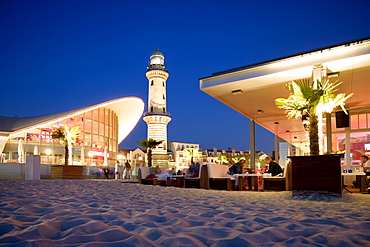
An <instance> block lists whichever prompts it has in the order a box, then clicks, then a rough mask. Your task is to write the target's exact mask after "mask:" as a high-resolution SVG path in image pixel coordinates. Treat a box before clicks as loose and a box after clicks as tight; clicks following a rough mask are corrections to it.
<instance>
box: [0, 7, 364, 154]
mask: <svg viewBox="0 0 370 247" xmlns="http://www.w3.org/2000/svg"><path fill="white" fill-rule="evenodd" d="M369 24H370V1H368V0H352V1H348V0H346V1H342V0H336V1H334V0H333V1H325V0H321V1H316V0H312V1H287V0H285V1H284V0H279V1H276V0H271V1H266V0H261V1H237V0H228V1H217V0H210V1H201V0H197V1H161V0H156V1H124V0H122V1H51V0H50V1H42V0H37V1H34V0H27V1H17V0H2V1H0V37H1V38H0V85H1V97H0V115H2V116H15V115H17V116H19V117H26V116H36V115H44V114H51V113H57V112H63V111H68V110H73V109H77V108H81V107H86V106H90V105H94V104H98V103H101V102H104V101H108V100H111V99H115V98H120V97H127V96H137V97H140V98H142V99H143V100H144V102H145V103H146V102H147V91H148V82H147V79H146V77H145V71H146V66H147V65H148V60H149V56H150V54H151V53H152V52H153V51H154V50H155V48H156V46H157V45H158V46H159V49H160V51H161V52H163V54H164V55H165V58H166V60H165V63H166V67H167V68H168V70H169V73H170V77H169V79H168V80H167V109H168V112H170V113H171V115H172V121H171V122H170V123H169V125H168V140H170V141H180V142H191V143H200V144H201V148H202V149H206V148H213V147H217V148H219V149H227V148H229V147H232V148H235V149H237V150H248V149H249V133H248V132H249V120H248V119H247V118H245V117H243V116H241V115H240V114H239V113H237V112H235V111H234V110H232V109H230V108H228V107H226V106H225V105H223V104H222V103H220V102H218V101H217V100H215V99H213V98H212V97H210V96H208V95H207V94H205V93H203V92H202V91H200V90H199V81H198V79H199V78H201V77H206V76H209V75H211V73H213V72H217V71H221V70H226V69H230V68H234V67H239V66H243V65H247V64H251V63H256V62H262V61H265V60H270V59H275V58H279V57H282V56H287V55H291V54H295V53H299V52H304V51H307V50H311V49H317V48H320V47H323V46H328V45H334V44H337V43H341V42H345V41H350V40H354V39H360V38H363V37H366V36H369V31H370V29H369ZM256 136H257V149H258V150H263V151H265V152H271V151H272V149H273V136H272V134H270V133H269V132H268V131H266V130H264V129H262V128H260V127H258V128H257V135H256ZM142 138H146V124H145V122H144V121H143V120H140V122H139V123H138V125H137V126H136V128H135V129H134V130H133V132H132V133H131V134H130V135H129V136H128V137H127V138H126V139H125V140H124V141H123V142H122V143H121V145H120V147H121V148H136V147H137V146H136V145H135V143H134V141H138V140H140V139H142Z"/></svg>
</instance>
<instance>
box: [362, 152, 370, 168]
mask: <svg viewBox="0 0 370 247" xmlns="http://www.w3.org/2000/svg"><path fill="white" fill-rule="evenodd" d="M360 160H361V166H362V169H363V172H366V171H367V170H369V171H370V160H369V157H367V156H366V155H363V156H361V158H360Z"/></svg>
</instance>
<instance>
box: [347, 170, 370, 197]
mask: <svg viewBox="0 0 370 247" xmlns="http://www.w3.org/2000/svg"><path fill="white" fill-rule="evenodd" d="M345 176H346V177H347V176H356V181H357V187H358V188H360V192H366V191H367V189H366V173H364V172H352V173H342V183H343V184H344V177H345Z"/></svg>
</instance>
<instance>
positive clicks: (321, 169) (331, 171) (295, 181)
mask: <svg viewBox="0 0 370 247" xmlns="http://www.w3.org/2000/svg"><path fill="white" fill-rule="evenodd" d="M289 158H290V159H291V161H292V192H293V196H296V195H302V194H304V195H307V194H310V193H311V194H312V193H316V192H318V193H327V192H331V193H335V194H338V195H341V194H342V175H341V166H340V155H317V156H291V157H289Z"/></svg>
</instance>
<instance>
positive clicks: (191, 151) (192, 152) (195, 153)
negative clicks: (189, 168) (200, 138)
mask: <svg viewBox="0 0 370 247" xmlns="http://www.w3.org/2000/svg"><path fill="white" fill-rule="evenodd" d="M183 155H184V157H185V158H189V157H190V163H193V162H194V157H195V158H201V157H202V154H201V153H199V148H185V149H184V150H183Z"/></svg>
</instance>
